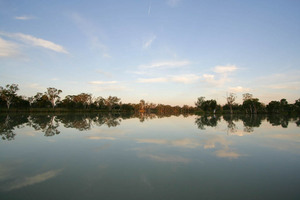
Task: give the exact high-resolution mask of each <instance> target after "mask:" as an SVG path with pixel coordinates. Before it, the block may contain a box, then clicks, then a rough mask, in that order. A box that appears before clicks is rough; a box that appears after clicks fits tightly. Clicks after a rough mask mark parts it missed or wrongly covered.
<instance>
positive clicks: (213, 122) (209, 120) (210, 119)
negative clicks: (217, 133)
mask: <svg viewBox="0 0 300 200" xmlns="http://www.w3.org/2000/svg"><path fill="white" fill-rule="evenodd" d="M218 121H220V116H216V115H213V116H206V115H204V116H198V117H196V119H195V124H197V126H198V128H199V129H201V130H205V126H210V127H215V126H217V125H218Z"/></svg>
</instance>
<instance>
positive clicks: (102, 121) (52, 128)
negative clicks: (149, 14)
mask: <svg viewBox="0 0 300 200" xmlns="http://www.w3.org/2000/svg"><path fill="white" fill-rule="evenodd" d="M170 116H172V115H170V114H167V115H164V114H160V115H156V114H151V113H141V112H138V113H85V114H81V113H77V114H76V113H75V114H69V115H66V114H58V115H54V114H52V115H48V114H46V115H45V114H34V115H30V116H28V115H25V114H14V115H3V114H2V115H0V136H1V138H2V140H13V139H14V137H15V135H16V133H15V129H16V128H20V127H22V126H24V125H27V126H30V127H33V128H34V129H35V130H38V131H42V132H44V133H45V136H54V135H57V134H60V131H59V130H58V128H59V125H61V124H62V125H63V126H64V127H65V128H75V129H77V130H79V131H86V130H90V129H92V128H93V126H98V127H100V126H106V127H108V128H111V127H116V126H119V125H120V124H121V122H122V120H126V119H130V118H138V119H139V121H140V122H142V123H143V122H145V121H146V120H151V119H156V118H163V117H170ZM183 117H187V116H183ZM222 117H223V119H224V120H225V121H226V122H227V133H228V134H233V135H243V134H245V133H248V134H249V133H251V132H253V131H254V128H255V127H259V126H260V125H261V123H262V121H263V120H265V119H266V117H267V121H268V122H269V123H270V124H272V125H273V126H282V127H283V128H287V127H288V124H289V122H290V121H291V120H292V121H293V122H295V123H296V125H297V126H298V127H300V119H299V117H298V116H297V117H294V118H293V119H292V118H291V117H289V116H283V115H269V116H265V115H223V116H222ZM219 121H221V116H220V115H210V116H208V115H204V116H197V117H196V118H195V124H196V125H197V127H198V128H199V129H202V130H205V128H206V127H216V126H217V125H218V123H219ZM238 121H242V122H243V130H242V131H241V130H238V126H237V122H238Z"/></svg>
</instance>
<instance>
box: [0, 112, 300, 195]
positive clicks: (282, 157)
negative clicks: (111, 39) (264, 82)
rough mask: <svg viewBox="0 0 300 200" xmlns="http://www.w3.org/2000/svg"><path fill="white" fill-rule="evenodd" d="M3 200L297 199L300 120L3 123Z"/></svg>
mask: <svg viewBox="0 0 300 200" xmlns="http://www.w3.org/2000/svg"><path fill="white" fill-rule="evenodd" d="M0 136H1V138H2V139H1V141H0V151H1V155H0V199H1V200H5V199H9V200H13V199H22V200H24V199H31V200H32V199H130V200H132V199H155V200H157V199H300V189H299V188H300V120H299V118H288V117H280V116H260V115H254V116H230V115H228V116H196V115H185V116H183V115H180V116H157V115H153V114H151V115H142V114H136V115H133V116H132V115H121V114H105V115H104V114H69V115H67V114H57V115H56V114H55V115H51V114H49V115H45V114H33V115H28V114H18V115H16V114H15V115H4V114H1V115H0Z"/></svg>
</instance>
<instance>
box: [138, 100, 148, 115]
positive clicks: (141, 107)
mask: <svg viewBox="0 0 300 200" xmlns="http://www.w3.org/2000/svg"><path fill="white" fill-rule="evenodd" d="M139 107H140V109H139V111H140V112H145V107H146V103H145V100H144V99H141V100H140V103H139Z"/></svg>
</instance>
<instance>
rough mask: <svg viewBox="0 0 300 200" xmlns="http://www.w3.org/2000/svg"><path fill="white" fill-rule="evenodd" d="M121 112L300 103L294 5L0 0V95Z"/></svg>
mask: <svg viewBox="0 0 300 200" xmlns="http://www.w3.org/2000/svg"><path fill="white" fill-rule="evenodd" d="M13 83H15V84H18V85H19V88H20V90H19V91H18V94H20V95H25V96H33V95H35V94H36V93H37V92H45V91H46V89H47V88H48V87H55V88H57V89H61V90H62V91H63V93H62V94H61V96H62V97H64V96H66V95H76V94H80V93H82V92H84V93H91V94H92V95H93V96H95V97H98V96H102V97H108V96H109V95H111V96H118V97H120V98H121V100H122V102H123V103H138V102H139V101H140V100H141V99H144V100H145V101H146V102H153V103H163V104H170V105H180V106H182V105H184V104H187V105H194V102H195V101H196V100H197V98H198V97H201V96H204V97H205V98H206V99H208V100H209V99H216V100H217V101H218V103H220V104H224V103H225V101H226V96H227V95H228V94H229V93H235V94H236V95H237V102H239V103H241V102H242V94H244V93H251V94H253V97H255V98H259V100H260V101H261V102H263V103H268V102H270V101H271V100H280V99H282V98H286V99H287V100H288V102H289V103H294V102H295V100H296V99H299V98H300V1H297V0H252V1H241V0H127V1H125V0H122V1H121V0H105V1H104V0H95V1H90V0H87V1H82V0H73V1H54V0H53V1H48V0H47V1H44V0H36V1H34V0H28V1H18V0H0V86H5V85H6V84H13Z"/></svg>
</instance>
